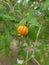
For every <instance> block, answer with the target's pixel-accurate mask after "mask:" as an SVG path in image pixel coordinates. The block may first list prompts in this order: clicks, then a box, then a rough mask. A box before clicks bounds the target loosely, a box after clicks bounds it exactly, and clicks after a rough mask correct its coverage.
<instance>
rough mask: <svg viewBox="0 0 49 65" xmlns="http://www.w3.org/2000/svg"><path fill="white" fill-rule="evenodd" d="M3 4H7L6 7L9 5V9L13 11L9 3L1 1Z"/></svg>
mask: <svg viewBox="0 0 49 65" xmlns="http://www.w3.org/2000/svg"><path fill="white" fill-rule="evenodd" d="M1 2H3V3H4V4H6V5H8V6H9V8H10V9H11V6H10V4H9V3H8V2H5V1H3V0H1Z"/></svg>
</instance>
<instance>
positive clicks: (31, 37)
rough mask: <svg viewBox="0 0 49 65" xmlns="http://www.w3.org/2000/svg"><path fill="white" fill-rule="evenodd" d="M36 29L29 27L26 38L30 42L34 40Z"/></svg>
mask: <svg viewBox="0 0 49 65" xmlns="http://www.w3.org/2000/svg"><path fill="white" fill-rule="evenodd" d="M36 33H37V32H36V28H35V27H34V26H30V27H29V33H28V37H29V38H30V39H31V40H33V41H35V39H36Z"/></svg>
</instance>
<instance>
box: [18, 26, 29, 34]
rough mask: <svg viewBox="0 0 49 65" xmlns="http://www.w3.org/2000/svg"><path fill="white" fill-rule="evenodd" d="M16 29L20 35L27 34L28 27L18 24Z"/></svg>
mask: <svg viewBox="0 0 49 65" xmlns="http://www.w3.org/2000/svg"><path fill="white" fill-rule="evenodd" d="M17 31H18V33H19V34H20V35H27V34H28V28H27V27H26V26H24V25H22V26H19V27H18V29H17Z"/></svg>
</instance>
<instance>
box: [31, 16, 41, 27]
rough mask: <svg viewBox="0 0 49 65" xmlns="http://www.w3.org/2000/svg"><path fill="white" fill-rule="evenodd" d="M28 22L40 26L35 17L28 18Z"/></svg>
mask: <svg viewBox="0 0 49 65" xmlns="http://www.w3.org/2000/svg"><path fill="white" fill-rule="evenodd" d="M30 22H31V23H32V25H33V26H37V27H39V26H40V24H39V22H37V20H36V18H35V17H32V19H31V20H30Z"/></svg>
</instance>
